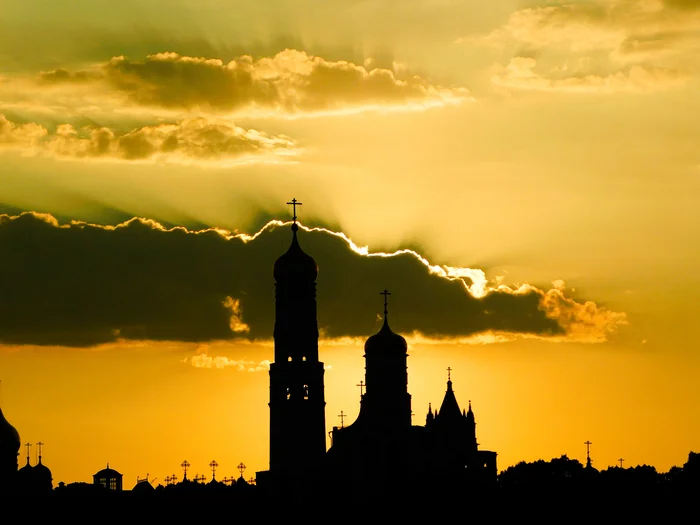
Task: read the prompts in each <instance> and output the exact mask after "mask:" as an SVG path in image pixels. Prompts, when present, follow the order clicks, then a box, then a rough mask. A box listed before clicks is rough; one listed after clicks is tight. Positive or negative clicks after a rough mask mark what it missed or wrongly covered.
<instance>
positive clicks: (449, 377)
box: [447, 366, 452, 381]
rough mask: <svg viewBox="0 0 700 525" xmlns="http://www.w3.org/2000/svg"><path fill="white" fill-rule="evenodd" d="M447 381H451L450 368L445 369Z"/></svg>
mask: <svg viewBox="0 0 700 525" xmlns="http://www.w3.org/2000/svg"><path fill="white" fill-rule="evenodd" d="M447 380H448V381H452V368H450V367H449V366H448V367H447Z"/></svg>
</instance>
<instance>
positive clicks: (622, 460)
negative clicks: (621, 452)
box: [618, 458, 625, 468]
mask: <svg viewBox="0 0 700 525" xmlns="http://www.w3.org/2000/svg"><path fill="white" fill-rule="evenodd" d="M618 461H619V462H620V468H622V463H624V461H625V460H624V459H622V458H620V459H618Z"/></svg>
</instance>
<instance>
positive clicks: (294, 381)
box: [257, 199, 498, 492]
mask: <svg viewBox="0 0 700 525" xmlns="http://www.w3.org/2000/svg"><path fill="white" fill-rule="evenodd" d="M288 204H291V205H292V206H293V208H294V213H293V222H292V227H291V229H292V240H291V245H290V247H289V249H288V250H287V252H286V253H284V254H283V255H282V256H280V257H279V258H278V259H277V261H276V262H275V265H274V279H275V326H274V347H275V350H274V362H273V363H272V364H271V365H270V403H269V406H270V469H269V470H268V471H264V472H258V473H257V480H258V485H259V486H260V487H262V488H264V489H268V490H278V491H292V492H293V491H295V490H296V491H304V490H307V489H308V488H310V487H317V488H318V489H319V490H323V489H324V488H327V489H329V490H333V491H337V490H339V489H343V491H344V492H346V491H352V490H353V487H358V486H362V487H363V491H367V490H368V488H370V489H371V488H372V487H376V488H382V487H388V486H390V487H392V488H393V489H396V488H398V487H402V486H403V487H405V488H406V489H409V488H414V489H418V488H419V487H420V488H425V485H426V484H428V483H429V484H430V486H431V487H434V488H436V489H439V487H446V486H449V487H451V488H453V489H457V488H460V487H461V488H463V487H465V486H472V487H473V486H490V485H494V484H495V483H496V479H497V473H498V471H497V463H496V457H497V454H496V452H491V451H483V450H479V447H478V444H477V440H476V420H475V417H474V412H473V410H472V407H471V402H470V403H469V409H468V410H461V409H460V407H459V404H458V402H457V399H456V397H455V393H454V390H453V388H452V378H451V374H450V372H451V369H449V368H448V379H447V390H446V392H445V397H444V399H443V401H442V404H441V405H440V408H439V410H433V409H432V407H431V406H429V407H428V412H427V416H426V424H425V426H418V425H413V424H412V420H411V415H412V411H411V395H410V394H409V393H408V368H407V357H408V345H407V343H406V339H404V338H403V337H402V336H401V335H399V334H397V333H395V332H393V331H392V329H391V327H390V326H389V317H388V296H389V295H391V294H390V292H388V291H387V290H384V291H383V292H381V295H383V296H384V322H383V325H382V327H381V329H380V330H379V332H378V333H376V334H374V335H372V336H371V337H369V338H368V339H367V341H366V343H365V355H364V357H365V379H364V381H363V382H361V383H360V385H358V386H361V388H363V389H365V390H364V392H361V401H360V413H359V415H358V417H357V419H356V421H355V422H353V423H352V424H350V425H347V426H345V425H344V424H342V423H341V426H340V427H333V429H332V430H331V432H330V433H329V434H330V436H331V446H330V448H329V450H328V451H326V421H325V405H326V402H325V397H324V364H323V363H322V362H321V361H319V354H318V339H319V331H318V322H317V304H316V279H317V277H318V266H317V265H316V261H315V260H314V259H313V257H311V256H310V255H308V254H306V253H305V252H304V251H303V250H302V248H301V246H300V244H299V239H298V236H299V226H298V224H297V214H296V207H297V206H299V205H301V203H300V202H298V201H297V200H296V199H292V201H291V202H289V203H288Z"/></svg>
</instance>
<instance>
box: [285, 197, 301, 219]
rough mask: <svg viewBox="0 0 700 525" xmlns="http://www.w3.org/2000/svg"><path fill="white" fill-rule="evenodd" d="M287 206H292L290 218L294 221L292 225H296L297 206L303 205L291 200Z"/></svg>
mask: <svg viewBox="0 0 700 525" xmlns="http://www.w3.org/2000/svg"><path fill="white" fill-rule="evenodd" d="M287 204H291V205H292V209H293V217H292V220H293V221H294V224H296V223H297V206H301V205H302V204H303V203H302V202H299V201H297V200H296V199H292V200H291V201H290V202H288V203H287Z"/></svg>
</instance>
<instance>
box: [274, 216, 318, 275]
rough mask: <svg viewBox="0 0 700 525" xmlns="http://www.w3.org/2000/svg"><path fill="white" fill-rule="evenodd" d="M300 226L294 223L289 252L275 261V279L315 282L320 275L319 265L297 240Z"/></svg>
mask: <svg viewBox="0 0 700 525" xmlns="http://www.w3.org/2000/svg"><path fill="white" fill-rule="evenodd" d="M298 230H299V226H297V225H296V224H293V225H292V232H293V235H294V236H293V238H292V244H291V246H290V247H289V250H287V252H286V253H285V254H284V255H282V256H280V257H279V258H278V259H277V260H276V261H275V269H274V276H275V281H276V282H280V281H306V282H314V281H316V277H318V266H317V265H316V261H314V258H313V257H311V256H310V255H308V254H306V253H304V250H302V249H301V246H299V241H298V240H297V231H298Z"/></svg>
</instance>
